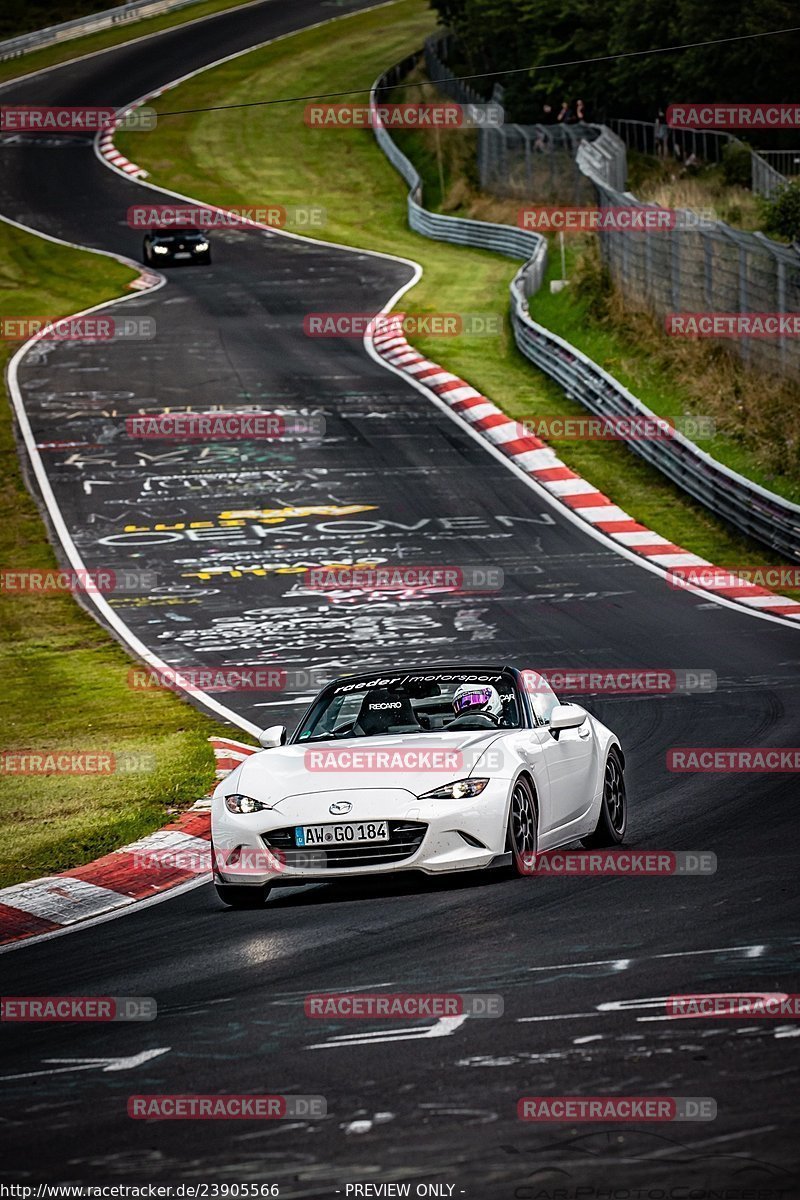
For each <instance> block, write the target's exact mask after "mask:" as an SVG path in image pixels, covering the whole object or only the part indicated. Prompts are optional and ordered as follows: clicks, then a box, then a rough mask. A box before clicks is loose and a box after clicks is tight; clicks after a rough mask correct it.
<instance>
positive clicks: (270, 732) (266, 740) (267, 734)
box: [258, 725, 286, 750]
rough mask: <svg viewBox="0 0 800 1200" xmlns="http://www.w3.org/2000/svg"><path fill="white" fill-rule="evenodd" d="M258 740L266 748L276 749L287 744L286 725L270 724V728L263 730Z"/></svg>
mask: <svg viewBox="0 0 800 1200" xmlns="http://www.w3.org/2000/svg"><path fill="white" fill-rule="evenodd" d="M258 740H259V742H260V743H261V745H262V746H263V747H264V749H265V750H274V749H275V747H276V746H285V745H286V726H285V725H270V727H269V729H262V730H261V733H260V734H259V735H258Z"/></svg>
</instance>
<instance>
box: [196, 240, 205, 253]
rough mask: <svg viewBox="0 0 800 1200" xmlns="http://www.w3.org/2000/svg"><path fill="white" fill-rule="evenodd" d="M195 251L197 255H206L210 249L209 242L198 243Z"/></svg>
mask: <svg viewBox="0 0 800 1200" xmlns="http://www.w3.org/2000/svg"><path fill="white" fill-rule="evenodd" d="M194 249H195V253H196V254H205V252H206V250H207V249H208V242H198V243H197V245H196V246H195V248H194Z"/></svg>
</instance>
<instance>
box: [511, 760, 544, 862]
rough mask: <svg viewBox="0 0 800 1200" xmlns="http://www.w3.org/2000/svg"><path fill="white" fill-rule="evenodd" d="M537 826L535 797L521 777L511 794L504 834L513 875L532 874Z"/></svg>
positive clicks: (527, 783) (537, 817) (525, 780)
mask: <svg viewBox="0 0 800 1200" xmlns="http://www.w3.org/2000/svg"><path fill="white" fill-rule="evenodd" d="M538 824H539V814H538V811H537V808H536V796H535V795H534V791H533V788H532V787H531V785H530V783H529V782H528V780H527V779H526V778H525V776H524V775H521V776H520V777H519V779H518V780H517V781H516V783H515V784H514V787H513V789H512V792H511V805H510V807H509V810H508V829H507V832H506V846H507V847H508V849H509V850H510V851H511V867H512V870H513V871H514V874H515V875H530V874H532V870H533V861H532V860H533V857H534V856H535V854H536V845H537V834H538Z"/></svg>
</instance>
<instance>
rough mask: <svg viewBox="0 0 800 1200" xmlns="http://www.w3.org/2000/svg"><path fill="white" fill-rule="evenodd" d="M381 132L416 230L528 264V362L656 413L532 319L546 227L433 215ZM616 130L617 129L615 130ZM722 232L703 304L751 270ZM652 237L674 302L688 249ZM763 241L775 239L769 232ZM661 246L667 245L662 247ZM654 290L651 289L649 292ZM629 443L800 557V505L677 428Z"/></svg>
mask: <svg viewBox="0 0 800 1200" xmlns="http://www.w3.org/2000/svg"><path fill="white" fill-rule="evenodd" d="M417 57H418V56H417V55H410V56H409V57H408V58H406V59H404V60H403V61H402V62H401V63H398V64H396V65H395V66H394V67H392V68H390V69H389V70H388V71H385V72H384V73H383V74H382V75H381V76H380V77H379V78H378V79H377V80H376V82H375V84H374V86H373V91H372V94H371V104H372V105H373V107H374V106H375V104H376V96H377V94H378V92H382V91H383V90H384V89H386V88H387V87H388V88H391V87H393V86H394V85H396V84H398V83H400V82H401V81H402V80H403V79H404V78H405V77H406V75H407V74H408V72H409V71H410V70H411V69H412V67H413V66H414V65H415V64H416V62H417ZM455 98H457V97H455ZM374 132H375V137H376V139H377V141H378V144H379V145H380V146H381V148H382V150H383V151H384V153H385V154H386V156H387V157H388V159H389V160H390V162H392V164H393V165H394V166H395V168H396V169H397V170H398V171H399V172H400V174H401V175H402V176H403V178H404V179H405V180H406V182H407V183H408V185H409V189H410V190H409V194H408V220H409V225H410V226H411V228H412V229H414V230H416V231H417V232H418V233H420V234H422V235H423V236H426V237H430V238H435V239H436V240H438V241H443V242H453V243H456V244H459V245H467V246H475V247H481V248H484V249H487V250H495V251H497V252H499V253H501V254H506V255H508V256H509V257H512V258H522V259H526V260H527V261H525V262H524V263H523V265H522V266H521V267H520V269H519V271H518V272H517V273H516V275H515V276H514V279H513V280H512V283H511V323H512V328H513V331H514V339H515V341H516V344H517V346H518V347H519V349H520V351H521V352H522V353H523V354H524V355H525V356H526V358H528V359H529V361H530V362H532V363H534V364H535V365H536V366H537V367H539V368H540V369H541V370H543V371H544V372H546V374H548V375H549V376H550V377H551V378H552V379H554V380H556V381H557V382H558V383H560V384H561V386H562V387H563V388H564V390H565V392H566V393H567V395H568V396H570V397H571V398H572V399H574V400H577V401H578V402H579V403H581V404H582V405H584V407H585V408H587V409H588V410H589V411H590V412H592V413H594V414H596V415H600V416H608V415H611V416H618V417H619V416H621V417H626V418H627V417H633V418H641V417H642V416H645V417H653V416H654V414H653V413H652V411H651V410H650V409H649V408H647V406H646V405H645V404H643V403H642V401H641V400H639V398H638V397H636V396H634V395H633V394H632V393H631V392H629V391H628V389H627V388H625V387H623V385H622V384H621V383H620V382H619V381H618V380H617V379H615V378H614V377H613V376H612V375H610V374H608V372H606V371H604V370H603V369H602V368H601V367H600V366H598V365H597V363H594V362H592V360H591V359H589V358H588V357H587V356H586V355H585V354H582V353H581V351H580V350H578V349H577V348H576V347H575V346H572V345H570V344H569V343H568V342H565V341H564V340H563V339H562V338H559V337H558V336H557V335H556V334H554V333H551V332H550V331H549V330H548V329H545V328H544V326H542V325H539V324H538V323H537V322H535V321H534V320H533V319H532V318H531V316H530V313H529V311H528V299H529V297H530V296H532V295H534V294H535V293H536V292H537V291H538V290H539V289H540V288H541V286H542V284H543V282H544V278H545V274H546V268H547V241H546V239H545V238H544V237H542V236H541V235H540V234H538V233H535V232H533V231H527V230H522V229H519V228H517V227H515V226H513V225H500V224H495V223H494V222H489V221H475V220H467V219H465V218H462V217H453V216H448V215H446V214H444V213H436V212H431V211H429V210H428V209H426V208H425V207H424V205H423V196H422V179H421V177H420V175H419V173H418V171H417V169H416V167H415V166H414V164H413V163H412V162H411V161H410V160H409V159H408V158H407V157H406V155H405V154H403V152H402V151H401V150H400V149H399V147H398V146H397V145H396V144H395V143H394V141H393V139H392V137H391V136H390V134H389V132H388V130H386V129H385V128H383V127H382V125H381V123H380V121H379V120H376V121H375V123H374ZM606 132H608V133H610V131H606ZM611 136H613V135H611ZM598 140H599V139H598ZM588 145H589V143H584V144H583V148H582V150H581V151H580V153H581V155H585V153H586V149H585V148H586V147H587V146H588ZM594 183H595V186H596V187H597V188H598V190H600V191H602V190H603V189H608V184H607V183H606V182H605V180H604V179H602V178H601V177H600V176H599V175H598V176H597V178H596V179H595V180H594ZM613 195H616V193H613ZM608 198H611V193H609V194H608ZM625 201H626V203H627V204H630V203H631V202H632V201H633V202H634V203H636V201H635V198H634V197H631V196H629V195H626V196H625ZM723 229H724V227H723ZM717 232H718V236H719V238H720V239H721V240H719V245H718V248H719V249H720V251H721V248H722V247H723V246H725V247H726V251H725V252H724V253H723V252H721V253H720V260H719V262H718V263H717V264H716V267H715V264H714V261H713V248H714V243H712V242H710V241H709V242H703V243H702V246H703V256H704V258H703V262H704V268H705V265H706V255H708V254H709V253H712V258H711V261H710V263H709V270H710V272H711V274H710V275H709V276H706V275H705V274H704V275H703V277H702V283H698V280H697V273H696V271H695V272H694V274H693V273H692V271H691V270H690V271H689V272H688V276H687V274H686V271H684V275H683V278H686V279H687V280H688V281H694V283H693V286H694V288H695V291H694V293H693V294H694V296H695V300H696V302H699V299H700V297H701V296H702V298H703V300H704V301H705V300H706V299H707V298H708V297H709V296H712V295H714V287H715V286H716V285H717V284H719V286H720V287H723V288H725V289H726V295H732V294H733V289H735V288H738V286H739V282H738V281H739V280H740V279H741V274H742V271H741V263H740V262H739V261H738V259H737V261H736V262H735V263H734V261H733V259H732V258H731V254H730V244H732V243H728V242H726V241H725V234H724V233H719V231H717ZM617 236H619V235H617ZM632 236H637V235H628V236H623V237H622V240H621V242H620V243H618V245H623V244H625V243H627V244H628V245H632V244H633V243H632V241H631V240H630V238H631V237H632ZM643 236H644V237H645V238H646V240H647V242H649V243H650V245H651V250H650V251H647V250H645V256H646V255H647V253H650V254H651V255H652V257H651V260H650V271H651V275H650V283H651V287H654V286H655V279H656V277H659V279H660V286H661V287H662V288H663V289H666V290H664V292H663V298H664V302H665V303H673V301H674V298H675V296H676V295H678V296H679V295H680V294H681V292H680V287H681V278H682V276H681V271H680V267H681V259H680V251H678V252H677V253H676V254H675V255H674V256H673V254H672V252H671V251H669V249H668V248H667V243H666V242H664V241H662V242H661V243H659V241H658V240H657V239H656V238H654V237H649V236H648V235H643ZM661 236H662V238H670V237H674V236H675V235H674V234H669V233H667V234H662V235H661ZM681 236H683V237H685V236H686V234H685V233H683V234H682V235H681ZM695 236H699V235H695ZM762 240H763V242H765V243H766V242H767V239H766V238H764V239H762ZM682 244H683V245H684V246H688V244H689V243H688V241H687V242H684V243H682ZM659 245H660V249H658V247H659ZM623 253H624V252H623ZM628 253H629V252H628ZM738 253H740V251H739V252H738ZM659 255H660V256H661V257H659ZM697 255H698V247H697V246H695V250H694V253H693V255H692V256H690V258H689V262H690V265H691V266H692V267H694V266H696V262H697ZM645 260H646V259H645ZM676 264H677V267H676ZM624 265H625V266H626V269H627V270H628V272H629V278H630V279H631V281H632V282H633V284H634V285H635V284H636V282H637V281H638V271H637V263H635V262H632V261H631V258H630V254H629V258H628V261H627V263H626V264H624ZM784 265H785V264H784ZM683 266H684V267H685V266H686V262H684V263H683ZM673 271H674V273H673ZM725 273H727V281H726V282H723V279H724V276H725ZM646 295H649V292H648V293H646ZM626 440H627V439H626ZM627 444H628V445H629V446H630V448H631V450H633V451H634V453H636V454H638V455H640V456H641V457H642V458H644V459H645V460H646V461H648V462H649V463H651V464H652V465H653V466H654V467H656V468H657V469H658V470H659V471H661V472H662V473H663V474H664V475H666V476H667V477H668V478H670V479H672V480H673V481H674V482H675V483H676V484H677V485H678V486H679V487H680V488H682V489H683V490H684V491H685V492H687V493H688V494H689V495H690V496H693V497H694V498H695V499H697V500H699V501H700V502H701V503H702V504H704V505H705V506H706V507H707V508H708V509H709V510H710V511H711V512H714V513H716V514H717V515H718V516H720V517H722V518H724V519H725V520H727V521H729V522H730V523H731V524H732V525H734V526H735V527H736V528H738V529H740V530H742V531H743V532H745V533H747V534H749V535H750V536H751V537H754V538H756V539H758V540H759V541H761V542H762V543H763V544H764V545H767V546H770V547H771V548H772V549H773V550H776V551H778V552H779V553H781V554H784V555H786V556H787V557H788V558H789V559H790V560H791V561H794V562H800V505H797V504H793V503H792V502H791V501H789V500H785V499H784V498H783V497H781V496H778V495H776V494H775V493H773V492H769V491H767V490H766V489H765V488H763V487H760V486H759V485H758V484H755V483H753V482H752V481H751V480H749V479H746V478H745V477H743V476H742V475H739V474H738V473H737V472H735V471H733V470H731V468H730V467H727V466H725V465H723V464H722V463H720V462H718V461H717V460H716V459H714V458H712V457H711V456H710V455H709V454H707V453H705V452H704V451H702V450H700V449H699V447H697V446H696V445H694V443H693V442H691V441H690V440H689V439H688V438H686V437H684V436H683V435H682V434H681V433H678V432H676V433H675V435H674V437H671V438H667V439H664V440H660V439H653V440H652V441H649V440H647V439H642V438H634V439H633V440H630V441H628V443H627Z"/></svg>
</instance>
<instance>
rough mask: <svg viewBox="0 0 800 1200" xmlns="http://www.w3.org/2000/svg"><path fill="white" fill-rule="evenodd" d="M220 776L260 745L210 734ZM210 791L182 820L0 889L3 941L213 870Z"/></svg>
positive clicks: (64, 925)
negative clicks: (67, 868)
mask: <svg viewBox="0 0 800 1200" xmlns="http://www.w3.org/2000/svg"><path fill="white" fill-rule="evenodd" d="M209 740H210V741H211V744H212V746H213V747H214V756H215V759H216V775H217V779H218V780H219V779H224V778H225V776H226V775H229V774H230V772H231V771H233V770H234V769H235V768H236V767H238V765H239V763H240V762H242V761H243V759H245V758H247V757H248V755H250V754H255V752H256V747H254V746H246V745H245V744H244V743H243V742H235V741H232V740H230V739H228V738H210V739H209ZM210 808H211V800H210V797H204V799H203V800H199V801H198V802H197V804H195V805H194V807H193V808H192V809H190V810H189V811H188V812H185V813H183V814H182V815H181V816H180V817H179V819H178V820H177V821H174V822H171V823H170V824H169V825H165V826H164V828H163V829H159V830H157V831H156V833H151V834H148V836H147V837H143V838H140V839H139V841H137V842H131V843H130V845H128V846H121V847H120V849H119V850H114V851H113V852H112V853H111V854H105V855H103V857H102V858H98V859H96V860H95V861H94V862H91V863H86V864H85V865H84V866H82V867H75V868H74V869H73V870H71V871H64V872H63V873H62V874H60V875H49V876H45V877H44V878H42V879H31V880H29V881H28V882H27V883H17V884H14V885H13V886H12V887H7V888H3V889H2V890H0V945H7V944H8V943H10V942H19V941H23V940H24V939H26V938H31V937H36V936H38V935H41V934H47V933H54V932H56V931H58V930H61V929H65V928H67V927H69V926H71V925H78V924H80V923H81V922H82V921H86V920H89V919H91V918H93V917H98V916H101V915H102V914H106V913H111V912H113V911H114V910H115V909H121V908H129V907H130V906H131V905H134V904H136V903H137V902H139V901H142V900H148V899H150V898H151V897H153V896H158V895H161V894H163V893H164V892H169V891H172V890H173V889H174V888H178V887H181V886H182V885H184V884H187V883H190V882H192V881H197V880H198V879H199V878H202V879H207V878H208V877H209V876H210V871H211V816H210V812H209V810H210Z"/></svg>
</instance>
